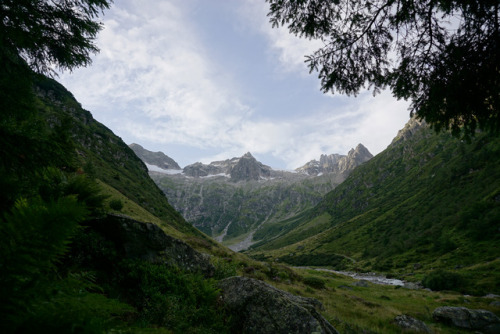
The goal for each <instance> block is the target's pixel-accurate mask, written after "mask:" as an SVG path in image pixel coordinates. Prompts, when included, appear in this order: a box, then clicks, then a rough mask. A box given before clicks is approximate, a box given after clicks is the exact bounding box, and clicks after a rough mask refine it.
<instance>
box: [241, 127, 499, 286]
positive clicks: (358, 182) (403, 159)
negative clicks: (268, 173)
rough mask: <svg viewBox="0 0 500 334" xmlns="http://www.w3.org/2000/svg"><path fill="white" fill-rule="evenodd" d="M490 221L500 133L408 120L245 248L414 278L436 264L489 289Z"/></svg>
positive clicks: (495, 242) (493, 247) (494, 233)
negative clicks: (456, 133)
mask: <svg viewBox="0 0 500 334" xmlns="http://www.w3.org/2000/svg"><path fill="white" fill-rule="evenodd" d="M417 128H418V126H417ZM499 228H500V138H499V137H495V136H491V135H487V134H481V133H478V134H477V136H476V138H474V139H472V141H471V142H466V141H463V140H459V139H457V138H455V137H452V136H451V135H450V134H448V133H441V134H435V133H434V132H433V131H432V130H430V129H429V128H427V127H423V128H421V129H418V130H417V129H416V128H411V126H408V127H407V129H406V132H402V133H401V137H400V138H397V139H396V140H395V141H394V142H393V144H392V145H390V146H389V147H388V148H387V149H386V150H385V151H384V152H382V153H380V154H379V155H377V156H376V157H375V158H373V159H372V160H371V161H369V162H367V163H366V164H364V165H362V166H360V167H358V168H357V169H356V170H355V171H354V172H353V173H352V174H351V175H350V176H349V177H348V178H347V179H346V181H344V182H343V183H342V184H341V185H340V186H338V187H337V188H336V189H335V190H333V191H332V192H330V193H328V194H327V195H326V197H325V198H324V200H323V201H322V202H321V203H319V204H318V205H317V206H316V207H315V208H314V209H313V210H311V211H309V212H307V213H304V214H303V218H301V219H300V220H299V221H294V222H293V224H292V225H290V226H289V225H287V224H284V227H283V229H284V232H283V233H282V234H281V235H280V236H279V237H278V238H275V239H272V240H270V241H267V242H263V243H260V244H256V245H254V248H253V250H251V251H250V252H249V254H251V255H252V256H254V257H256V258H260V259H274V260H279V261H283V262H286V263H289V264H293V265H301V266H308V265H309V266H310V265H313V266H331V267H334V268H337V269H358V270H366V271H369V270H374V271H381V272H391V273H393V274H396V275H399V276H404V275H406V274H414V273H415V274H416V276H413V277H414V278H413V279H417V278H422V277H423V275H425V274H427V273H428V272H429V271H430V270H431V269H436V268H441V269H445V270H450V271H454V272H459V273H463V275H465V276H466V277H468V278H469V279H470V280H469V282H468V283H467V284H465V283H464V284H465V285H467V286H468V289H469V291H470V290H473V291H475V292H477V293H481V292H485V291H487V290H488V289H490V290H494V291H496V292H498V291H500V276H499V274H498V273H499V272H500V271H499V266H500V260H499V256H500V246H499V245H500V231H499ZM485 289H486V290H485Z"/></svg>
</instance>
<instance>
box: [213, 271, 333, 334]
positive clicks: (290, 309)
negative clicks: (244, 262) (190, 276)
mask: <svg viewBox="0 0 500 334" xmlns="http://www.w3.org/2000/svg"><path fill="white" fill-rule="evenodd" d="M219 288H220V289H221V291H222V298H223V301H224V303H225V304H226V306H227V308H228V309H229V311H230V312H231V314H232V316H233V317H235V318H236V321H235V323H236V324H237V326H238V328H235V329H233V330H234V331H235V332H238V333H247V334H251V333H255V334H267V333H269V334H271V333H272V334H275V333H283V334H285V333H287V334H288V333H297V334H306V333H331V334H333V333H338V332H337V330H336V329H335V328H334V327H333V326H332V325H331V324H330V323H329V322H328V321H326V320H325V319H324V318H323V317H322V316H321V315H320V314H319V313H318V311H317V309H318V308H321V307H322V305H321V303H320V302H319V301H317V300H316V299H312V298H304V297H299V296H295V295H292V294H290V293H288V292H285V291H282V290H278V289H276V288H274V287H272V286H270V285H269V284H267V283H264V282H261V281H258V280H255V279H251V278H247V277H230V278H226V279H224V280H222V281H220V283H219Z"/></svg>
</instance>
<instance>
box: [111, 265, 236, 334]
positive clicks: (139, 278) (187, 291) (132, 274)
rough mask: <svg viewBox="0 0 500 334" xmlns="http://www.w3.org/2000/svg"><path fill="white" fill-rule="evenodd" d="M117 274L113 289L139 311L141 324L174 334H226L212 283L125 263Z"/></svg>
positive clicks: (171, 270)
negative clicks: (155, 326) (168, 330)
mask: <svg viewBox="0 0 500 334" xmlns="http://www.w3.org/2000/svg"><path fill="white" fill-rule="evenodd" d="M118 270H119V272H118V273H115V274H116V275H115V277H116V279H115V282H114V284H116V285H115V289H116V287H118V291H121V292H122V293H123V296H126V297H125V298H126V299H127V302H128V303H130V304H132V305H134V306H135V307H136V308H137V309H138V310H139V311H140V319H139V320H140V321H144V322H145V323H149V324H155V325H159V326H164V327H167V328H169V329H171V330H173V331H174V333H227V332H228V323H229V322H228V320H229V318H226V315H225V312H224V310H223V308H222V306H221V305H218V304H217V296H218V290H217V289H216V288H215V281H212V280H206V279H204V278H203V276H202V275H200V274H190V273H184V272H182V271H181V270H179V269H176V268H171V267H166V266H165V265H162V264H151V263H147V262H144V261H124V262H122V263H121V264H120V265H119V269H118Z"/></svg>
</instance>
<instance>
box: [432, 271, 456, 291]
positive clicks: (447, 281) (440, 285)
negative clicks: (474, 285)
mask: <svg viewBox="0 0 500 334" xmlns="http://www.w3.org/2000/svg"><path fill="white" fill-rule="evenodd" d="M422 284H423V286H424V287H426V288H429V289H431V290H434V291H439V290H458V289H460V288H461V287H462V284H463V278H462V276H460V275H459V274H457V273H453V272H449V271H445V270H435V271H433V272H431V273H429V274H428V275H427V276H425V277H424V279H423V280H422Z"/></svg>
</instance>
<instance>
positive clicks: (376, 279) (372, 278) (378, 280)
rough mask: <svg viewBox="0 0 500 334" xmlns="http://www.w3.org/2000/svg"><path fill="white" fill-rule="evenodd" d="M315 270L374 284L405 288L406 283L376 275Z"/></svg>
mask: <svg viewBox="0 0 500 334" xmlns="http://www.w3.org/2000/svg"><path fill="white" fill-rule="evenodd" d="M315 270H318V271H328V272H332V273H335V274H340V275H344V276H350V277H352V278H354V279H357V280H365V281H368V282H371V283H373V284H381V285H394V286H404V285H405V282H404V281H402V280H400V279H395V278H387V277H385V276H382V275H377V274H375V273H354V272H351V271H337V270H331V269H322V268H315Z"/></svg>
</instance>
